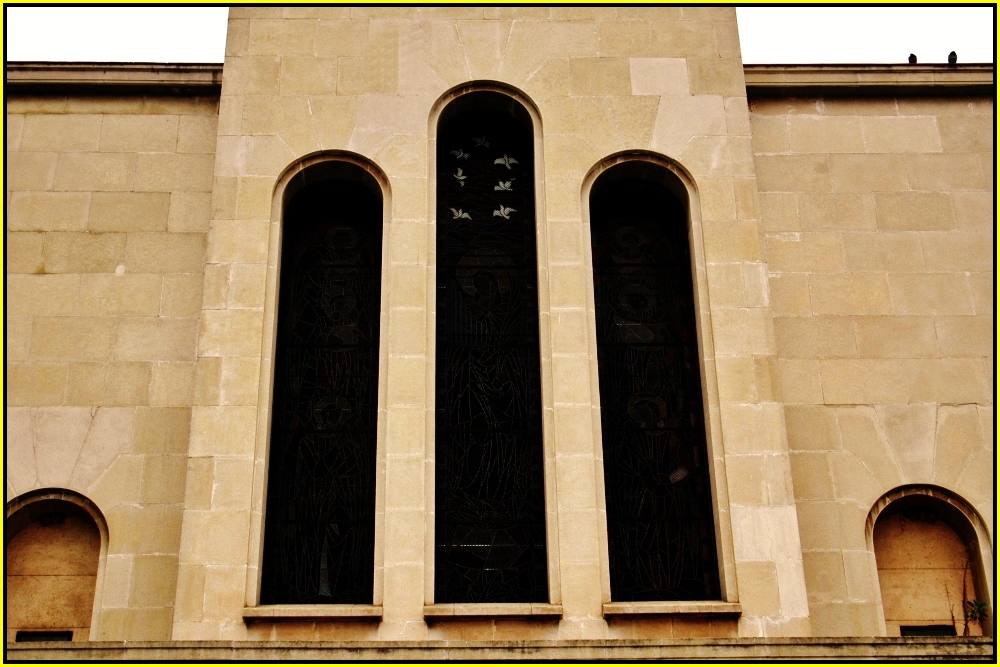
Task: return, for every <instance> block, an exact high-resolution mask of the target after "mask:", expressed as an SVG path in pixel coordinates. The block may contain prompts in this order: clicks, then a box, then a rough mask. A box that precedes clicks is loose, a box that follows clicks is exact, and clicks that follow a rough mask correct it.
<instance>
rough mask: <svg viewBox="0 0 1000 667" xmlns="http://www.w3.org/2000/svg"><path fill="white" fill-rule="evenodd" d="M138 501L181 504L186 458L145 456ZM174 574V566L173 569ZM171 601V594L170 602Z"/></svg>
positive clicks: (182, 500) (185, 473)
mask: <svg viewBox="0 0 1000 667" xmlns="http://www.w3.org/2000/svg"><path fill="white" fill-rule="evenodd" d="M145 459H146V460H145V467H144V469H143V472H142V486H141V489H140V492H139V499H140V501H141V502H143V503H183V502H184V486H185V477H186V475H187V456H178V455H174V456H147V457H145ZM174 571H175V572H176V566H175V568H174ZM172 601H173V592H171V599H170V602H172Z"/></svg>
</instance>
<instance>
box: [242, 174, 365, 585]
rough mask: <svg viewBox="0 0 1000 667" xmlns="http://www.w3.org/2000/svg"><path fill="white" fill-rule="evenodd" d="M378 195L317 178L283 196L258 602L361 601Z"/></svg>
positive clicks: (352, 184)
mask: <svg viewBox="0 0 1000 667" xmlns="http://www.w3.org/2000/svg"><path fill="white" fill-rule="evenodd" d="M381 266H382V201H381V197H380V196H379V195H377V194H375V193H374V192H372V191H371V190H370V189H368V188H367V187H365V186H364V185H361V184H360V183H356V182H351V181H349V180H326V181H320V182H318V183H314V184H312V185H309V186H307V187H306V188H304V189H303V190H302V191H300V192H299V193H298V194H296V195H295V196H294V197H293V198H292V199H291V201H290V202H289V203H288V206H287V208H286V212H285V223H284V232H283V239H282V250H281V280H280V292H279V301H278V330H277V350H276V353H275V370H274V378H275V379H274V403H273V411H272V421H271V447H270V453H269V464H268V489H267V512H266V519H265V530H264V560H263V572H262V585H261V604H282V603H284V604H347V603H354V604H371V603H372V585H373V578H374V577H373V573H374V553H375V458H376V449H375V432H376V417H377V396H378V347H379V346H378V343H379V313H380V308H379V305H380V296H381V289H380V286H381V271H382V269H381Z"/></svg>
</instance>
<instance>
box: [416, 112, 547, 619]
mask: <svg viewBox="0 0 1000 667" xmlns="http://www.w3.org/2000/svg"><path fill="white" fill-rule="evenodd" d="M532 141H533V133H532V124H531V120H530V117H529V116H528V114H527V112H526V111H525V109H524V108H523V107H522V106H521V105H520V104H519V103H517V102H516V101H514V100H513V99H511V98H510V97H507V96H505V95H501V94H498V93H487V92H481V93H470V94H468V95H464V96H462V97H460V98H458V99H457V100H456V101H455V102H452V103H451V104H450V105H449V106H448V107H447V108H446V109H445V110H444V112H443V113H442V116H441V120H440V124H439V133H438V139H437V142H438V143H437V147H438V148H437V379H436V418H435V423H436V472H435V488H436V496H437V497H436V518H435V521H436V523H435V540H436V548H435V561H434V567H435V589H434V590H435V593H434V599H435V602H438V603H448V602H544V601H547V600H548V584H547V573H546V554H545V501H544V489H543V481H542V480H543V472H542V423H541V389H540V386H541V384H540V378H539V351H538V296H537V272H536V263H535V192H534V157H533V150H532Z"/></svg>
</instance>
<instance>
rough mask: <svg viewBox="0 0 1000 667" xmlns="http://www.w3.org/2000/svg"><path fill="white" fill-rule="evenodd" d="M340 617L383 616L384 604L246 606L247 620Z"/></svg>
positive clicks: (244, 612) (245, 618)
mask: <svg viewBox="0 0 1000 667" xmlns="http://www.w3.org/2000/svg"><path fill="white" fill-rule="evenodd" d="M338 618H370V619H377V618H382V605H372V604H268V605H261V606H259V607H244V608H243V619H244V620H246V621H284V620H307V619H338Z"/></svg>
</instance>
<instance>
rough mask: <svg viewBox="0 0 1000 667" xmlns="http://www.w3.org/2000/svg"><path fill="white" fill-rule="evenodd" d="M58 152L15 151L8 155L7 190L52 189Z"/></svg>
mask: <svg viewBox="0 0 1000 667" xmlns="http://www.w3.org/2000/svg"><path fill="white" fill-rule="evenodd" d="M56 155H57V154H56V153H14V154H11V155H8V156H7V170H6V172H7V190H8V191H10V190H51V189H52V184H53V181H54V179H55V173H56Z"/></svg>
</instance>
